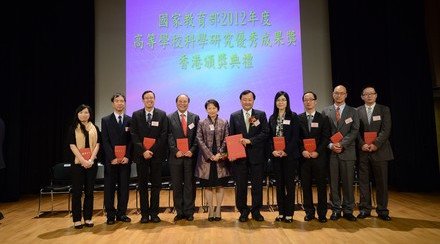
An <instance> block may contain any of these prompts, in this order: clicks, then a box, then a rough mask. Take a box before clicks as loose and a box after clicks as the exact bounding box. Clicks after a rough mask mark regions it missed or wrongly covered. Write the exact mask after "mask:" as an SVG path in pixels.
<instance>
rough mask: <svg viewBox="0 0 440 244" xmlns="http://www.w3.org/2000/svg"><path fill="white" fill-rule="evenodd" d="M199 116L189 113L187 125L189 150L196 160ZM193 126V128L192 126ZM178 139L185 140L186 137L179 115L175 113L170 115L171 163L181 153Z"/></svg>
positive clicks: (169, 141)
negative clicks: (178, 147)
mask: <svg viewBox="0 0 440 244" xmlns="http://www.w3.org/2000/svg"><path fill="white" fill-rule="evenodd" d="M199 120H200V118H199V116H198V115H197V114H193V113H191V112H189V111H188V116H187V118H186V124H187V129H186V133H187V138H188V146H189V150H190V151H191V152H192V154H193V158H196V156H197V149H198V148H197V141H196V134H197V126H198V124H199ZM191 125H192V126H191ZM177 138H185V135H184V134H183V128H182V124H181V122H180V118H179V113H178V112H177V111H175V112H174V113H172V114H169V115H168V145H169V149H170V156H169V160H170V163H173V162H174V161H175V160H177V159H178V158H176V153H177V152H178V151H179V150H178V149H177V143H176V139H177Z"/></svg>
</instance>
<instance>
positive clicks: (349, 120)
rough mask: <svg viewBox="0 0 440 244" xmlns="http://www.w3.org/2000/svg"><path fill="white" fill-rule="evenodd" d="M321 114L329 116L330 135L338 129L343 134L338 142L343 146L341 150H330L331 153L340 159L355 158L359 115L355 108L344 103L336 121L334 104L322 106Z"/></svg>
mask: <svg viewBox="0 0 440 244" xmlns="http://www.w3.org/2000/svg"><path fill="white" fill-rule="evenodd" d="M322 114H323V115H325V116H327V117H328V118H329V123H330V128H331V135H334V134H335V133H336V132H338V131H339V132H341V134H342V135H343V136H344V138H342V141H341V142H340V144H341V145H342V147H343V150H342V152H341V153H339V154H336V153H335V152H333V151H332V155H334V156H335V155H336V156H338V157H339V158H340V159H342V160H356V138H357V136H358V132H359V117H358V113H357V111H356V109H355V108H353V107H350V106H348V105H347V104H345V108H344V110H343V111H342V114H341V119H340V120H339V121H338V122H336V110H335V107H334V105H330V106H328V107H326V108H324V110H322Z"/></svg>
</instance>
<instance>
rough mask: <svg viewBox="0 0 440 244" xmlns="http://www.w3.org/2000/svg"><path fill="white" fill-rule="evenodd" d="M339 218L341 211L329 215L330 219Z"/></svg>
mask: <svg viewBox="0 0 440 244" xmlns="http://www.w3.org/2000/svg"><path fill="white" fill-rule="evenodd" d="M340 218H341V213H336V212H333V213H332V215H331V216H330V219H331V220H333V221H335V220H338V219H340Z"/></svg>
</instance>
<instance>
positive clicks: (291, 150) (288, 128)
mask: <svg viewBox="0 0 440 244" xmlns="http://www.w3.org/2000/svg"><path fill="white" fill-rule="evenodd" d="M277 117H278V115H276V116H274V115H271V116H270V118H269V129H270V136H271V137H270V138H269V145H270V151H271V152H273V150H274V146H273V139H272V138H273V137H274V136H276V127H277ZM284 120H285V121H286V120H290V124H288V125H287V124H283V136H284V140H285V142H286V149H285V150H284V151H285V152H286V154H287V157H289V158H293V159H299V157H300V152H299V146H300V142H299V133H300V130H299V119H298V115H297V114H296V113H294V112H292V114H291V115H286V116H285V118H284ZM271 156H273V155H272V153H271Z"/></svg>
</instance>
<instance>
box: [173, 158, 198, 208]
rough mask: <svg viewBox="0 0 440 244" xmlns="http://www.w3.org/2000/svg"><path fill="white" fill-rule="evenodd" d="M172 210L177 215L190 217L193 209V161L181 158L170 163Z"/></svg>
mask: <svg viewBox="0 0 440 244" xmlns="http://www.w3.org/2000/svg"><path fill="white" fill-rule="evenodd" d="M170 173H171V183H172V186H173V201H174V208H175V209H176V212H177V214H178V215H186V216H190V215H193V214H194V208H195V198H194V195H195V191H194V189H195V188H194V187H195V179H194V160H193V159H192V158H187V157H183V158H180V159H174V160H173V161H170Z"/></svg>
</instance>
